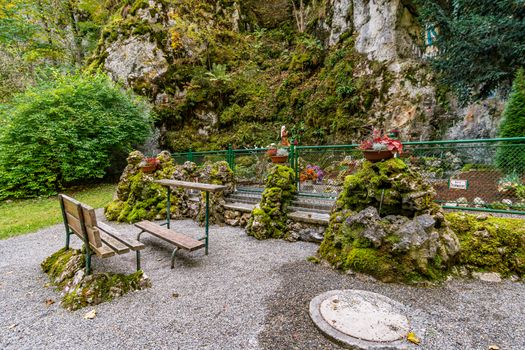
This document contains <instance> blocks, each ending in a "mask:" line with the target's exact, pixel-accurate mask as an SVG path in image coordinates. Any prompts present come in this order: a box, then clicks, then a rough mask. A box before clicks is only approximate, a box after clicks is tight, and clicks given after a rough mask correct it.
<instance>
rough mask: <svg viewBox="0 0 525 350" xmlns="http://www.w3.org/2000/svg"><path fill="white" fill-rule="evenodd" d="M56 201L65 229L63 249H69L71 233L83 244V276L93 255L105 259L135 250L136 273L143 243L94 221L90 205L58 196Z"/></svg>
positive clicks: (95, 218) (93, 212)
mask: <svg viewBox="0 0 525 350" xmlns="http://www.w3.org/2000/svg"><path fill="white" fill-rule="evenodd" d="M58 198H59V201H60V207H61V209H62V216H63V219H64V225H65V227H66V249H69V241H70V239H69V236H70V235H72V234H76V235H77V236H78V237H79V238H80V239H81V240H83V241H84V246H85V250H86V273H87V274H89V273H90V271H91V256H92V255H93V253H95V254H96V255H97V256H98V257H100V258H107V257H110V256H113V255H115V254H119V255H121V254H126V253H128V252H130V251H135V253H136V256H137V271H138V270H140V251H141V250H142V249H144V248H145V245H144V244H142V243H141V242H139V241H137V240H135V239H133V238H128V237H124V236H123V235H122V234H121V233H120V232H118V231H117V230H115V229H114V228H113V227H111V226H109V225H106V224H104V223H103V222H97V217H96V215H95V210H94V209H93V208H91V207H90V206H88V205H86V204H83V203H80V202H79V201H77V200H75V199H73V198H71V197H68V196H66V195H64V194H60V195H58Z"/></svg>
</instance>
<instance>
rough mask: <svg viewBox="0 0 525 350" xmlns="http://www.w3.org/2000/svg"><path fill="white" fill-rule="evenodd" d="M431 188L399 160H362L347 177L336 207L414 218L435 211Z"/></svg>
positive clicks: (432, 189)
mask: <svg viewBox="0 0 525 350" xmlns="http://www.w3.org/2000/svg"><path fill="white" fill-rule="evenodd" d="M435 195H436V193H435V190H434V188H433V187H432V186H431V185H430V184H429V183H428V182H426V181H423V178H422V177H421V175H420V174H419V173H418V172H416V171H414V170H413V169H411V168H409V167H408V166H407V164H405V162H403V161H402V160H401V159H399V158H392V159H389V160H386V161H384V162H378V163H371V162H368V161H365V162H363V163H361V164H360V165H359V168H358V170H357V171H356V172H355V173H354V174H352V175H350V176H347V177H346V179H345V181H344V188H343V191H342V192H341V194H340V195H339V197H338V199H337V202H336V205H337V208H338V209H339V210H342V209H349V210H352V211H354V212H358V211H361V210H363V209H365V208H367V207H369V206H372V207H375V208H380V209H381V210H380V215H381V216H385V215H403V216H407V217H411V218H412V217H414V216H415V215H420V214H424V213H427V212H428V211H429V210H434V209H433V208H434V207H435V206H436V205H435V204H434V198H435Z"/></svg>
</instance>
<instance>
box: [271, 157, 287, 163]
mask: <svg viewBox="0 0 525 350" xmlns="http://www.w3.org/2000/svg"><path fill="white" fill-rule="evenodd" d="M270 158H271V159H272V163H276V164H282V163H286V162H287V161H288V156H271V157H270Z"/></svg>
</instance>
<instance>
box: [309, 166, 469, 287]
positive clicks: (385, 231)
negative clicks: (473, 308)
mask: <svg viewBox="0 0 525 350" xmlns="http://www.w3.org/2000/svg"><path fill="white" fill-rule="evenodd" d="M434 196H435V192H434V190H433V189H432V187H431V186H430V185H429V184H428V183H426V182H425V181H423V179H422V178H421V176H419V174H417V173H416V172H414V171H412V170H411V169H410V168H409V167H408V166H407V165H406V164H405V163H404V162H403V161H402V160H401V159H390V160H387V161H384V162H380V163H370V162H368V161H365V162H363V163H362V164H361V165H360V167H359V169H358V170H357V172H356V173H355V174H353V175H350V176H348V177H346V179H345V182H344V189H343V191H342V192H341V193H340V194H339V197H338V199H337V201H336V205H335V206H334V210H333V212H332V214H331V217H330V224H329V227H328V229H327V230H326V232H325V236H324V239H323V242H322V244H321V247H320V249H319V252H318V254H319V257H320V258H322V259H325V260H326V261H328V262H329V263H331V264H332V265H333V266H335V267H336V268H340V269H343V270H349V269H351V270H354V271H357V272H362V273H367V274H370V275H373V276H375V277H376V278H378V279H380V280H382V281H386V282H392V281H405V282H410V281H419V280H425V279H427V280H435V279H440V278H442V277H443V276H444V275H445V274H446V272H447V271H448V270H449V268H450V267H451V265H452V264H453V262H454V258H455V256H456V254H457V253H458V251H459V241H458V239H457V237H456V235H455V234H454V232H453V231H452V230H451V229H450V227H449V225H448V223H447V221H446V219H445V216H444V213H443V211H442V210H441V208H440V207H439V206H437V205H436V204H435V203H434V202H433V201H434Z"/></svg>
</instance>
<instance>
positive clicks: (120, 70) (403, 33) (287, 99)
mask: <svg viewBox="0 0 525 350" xmlns="http://www.w3.org/2000/svg"><path fill="white" fill-rule="evenodd" d="M306 4H307V5H306V7H305V8H304V9H303V10H301V9H300V8H298V7H297V6H296V7H295V10H294V7H293V6H291V2H290V1H287V0H271V1H266V2H260V1H253V0H249V1H242V2H240V1H227V2H225V1H219V0H216V1H203V0H181V1H179V2H177V3H176V5H175V4H174V3H173V2H169V1H163V0H149V1H144V0H137V1H135V2H133V3H132V5H129V7H128V10H127V11H123V13H122V14H121V17H119V16H116V17H115V18H114V20H113V21H112V22H111V23H110V24H109V25H108V26H107V28H106V29H105V30H104V32H103V38H102V40H101V41H100V44H99V46H98V49H97V52H96V54H95V56H94V57H93V59H92V62H91V67H92V68H95V67H99V66H102V67H104V68H105V69H106V70H107V71H108V72H109V73H110V74H111V76H112V77H113V78H114V79H115V80H119V81H121V82H123V83H124V84H125V85H127V86H130V87H132V88H133V89H135V90H136V91H137V92H139V93H141V94H143V95H146V96H148V97H149V98H150V99H151V101H152V102H154V103H155V105H156V108H157V110H158V112H159V116H160V118H159V121H158V127H159V129H160V130H161V135H160V142H161V144H162V148H164V149H166V148H169V149H172V150H187V149H188V148H190V147H192V148H193V149H211V148H213V149H224V148H225V147H226V146H227V145H228V144H229V143H231V144H234V146H237V147H243V146H244V147H245V146H264V145H266V144H269V143H271V142H273V141H274V138H275V135H276V134H277V132H278V129H279V127H280V125H281V124H282V123H283V122H286V123H288V124H292V123H296V124H301V123H303V124H301V125H303V129H304V130H305V132H304V133H303V135H302V137H303V142H304V143H343V142H347V143H348V142H352V141H355V140H357V139H359V138H361V137H362V132H363V130H366V127H368V126H370V125H373V126H376V127H380V128H384V129H389V128H397V129H399V130H401V131H402V135H403V137H404V139H407V140H408V139H418V140H419V139H434V138H440V137H445V136H447V137H452V138H476V137H492V136H495V132H496V130H497V128H495V127H494V126H495V125H497V124H498V122H499V118H500V115H501V111H502V107H503V104H502V101H501V99H500V98H498V97H495V98H492V99H489V100H486V101H481V102H479V103H477V104H474V105H471V106H459V105H458V104H457V102H456V100H455V99H454V98H453V97H452V96H451V94H450V93H449V92H448V90H447V89H446V88H445V87H443V86H438V85H437V83H436V81H435V78H434V75H433V74H432V72H431V70H430V68H429V67H428V66H427V64H426V62H425V51H426V48H425V43H424V35H423V29H422V28H420V26H419V24H418V21H417V11H416V8H415V6H414V5H413V3H412V1H411V0H378V1H371V0H331V1H314V2H306ZM196 9H198V10H196ZM301 19H302V23H304V28H303V29H304V33H301V34H299V33H297V28H298V23H299V22H298V21H299V20H301ZM256 28H257V29H256ZM290 28H295V29H294V30H295V31H291V30H290ZM319 130H325V132H319Z"/></svg>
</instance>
